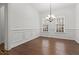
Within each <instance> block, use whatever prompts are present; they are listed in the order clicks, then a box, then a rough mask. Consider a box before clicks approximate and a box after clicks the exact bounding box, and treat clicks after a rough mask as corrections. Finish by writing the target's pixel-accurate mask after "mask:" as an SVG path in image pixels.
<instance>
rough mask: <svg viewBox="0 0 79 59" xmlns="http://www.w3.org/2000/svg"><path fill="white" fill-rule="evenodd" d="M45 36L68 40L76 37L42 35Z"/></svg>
mask: <svg viewBox="0 0 79 59" xmlns="http://www.w3.org/2000/svg"><path fill="white" fill-rule="evenodd" d="M42 36H43V37H51V38H59V39H67V40H74V39H72V38H69V37H62V36H61V37H59V36H44V35H42Z"/></svg>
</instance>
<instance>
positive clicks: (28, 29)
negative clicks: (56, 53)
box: [8, 3, 40, 49]
mask: <svg viewBox="0 0 79 59" xmlns="http://www.w3.org/2000/svg"><path fill="white" fill-rule="evenodd" d="M39 29H40V24H39V14H38V12H37V11H36V10H35V9H33V8H32V7H31V6H30V5H29V4H24V3H23V4H22V3H9V4H8V49H11V48H13V47H16V46H17V45H20V44H22V43H24V42H27V41H30V40H32V39H34V38H36V37H38V36H39V33H40V30H39Z"/></svg>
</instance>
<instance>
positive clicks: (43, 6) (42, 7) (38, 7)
mask: <svg viewBox="0 0 79 59" xmlns="http://www.w3.org/2000/svg"><path fill="white" fill-rule="evenodd" d="M30 5H31V6H32V7H34V8H35V9H36V10H38V11H39V12H43V11H47V10H49V8H50V4H49V3H30ZM71 5H75V3H52V4H51V6H52V9H57V8H64V7H67V6H71Z"/></svg>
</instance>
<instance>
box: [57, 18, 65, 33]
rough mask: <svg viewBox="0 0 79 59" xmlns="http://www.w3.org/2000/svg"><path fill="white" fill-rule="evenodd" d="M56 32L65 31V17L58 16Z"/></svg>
mask: <svg viewBox="0 0 79 59" xmlns="http://www.w3.org/2000/svg"><path fill="white" fill-rule="evenodd" d="M56 32H64V17H58V18H57V23H56Z"/></svg>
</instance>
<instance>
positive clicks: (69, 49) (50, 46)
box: [8, 37, 79, 55]
mask: <svg viewBox="0 0 79 59" xmlns="http://www.w3.org/2000/svg"><path fill="white" fill-rule="evenodd" d="M8 54H10V55H79V44H77V43H76V42H75V41H74V40H66V39H58V38H48V37H38V38H36V39H34V40H31V41H29V42H26V43H24V44H21V45H19V46H17V47H15V48H13V49H11V50H10V51H9V52H8Z"/></svg>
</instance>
